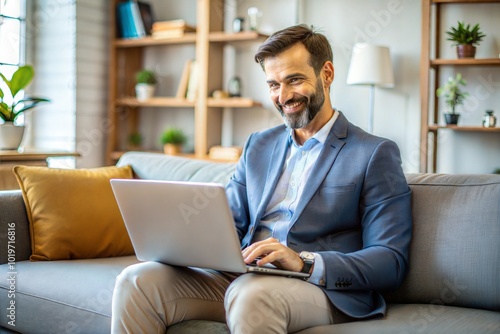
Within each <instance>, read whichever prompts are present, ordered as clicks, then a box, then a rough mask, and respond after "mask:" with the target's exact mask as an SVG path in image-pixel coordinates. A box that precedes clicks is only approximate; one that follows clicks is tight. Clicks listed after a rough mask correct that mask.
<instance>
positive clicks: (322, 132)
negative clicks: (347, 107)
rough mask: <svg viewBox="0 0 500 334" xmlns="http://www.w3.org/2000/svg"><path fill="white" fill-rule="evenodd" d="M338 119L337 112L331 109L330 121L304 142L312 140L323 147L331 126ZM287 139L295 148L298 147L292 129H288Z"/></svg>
mask: <svg viewBox="0 0 500 334" xmlns="http://www.w3.org/2000/svg"><path fill="white" fill-rule="evenodd" d="M338 117H339V112H338V111H337V110H336V109H335V108H334V109H333V115H332V117H331V118H330V120H329V121H328V122H326V124H325V125H323V127H322V128H321V129H319V131H318V132H316V133H315V134H314V136H312V137H311V138H309V139H308V140H306V142H307V141H309V140H311V139H313V138H314V139H316V140H317V141H318V142H319V143H320V144H321V145H323V144H324V143H325V141H326V138H327V137H328V134H329V133H330V130H331V129H332V127H333V124H334V123H335V121H336V120H337V118H338ZM289 138H290V142H292V143H293V144H294V145H296V146H299V145H298V144H297V142H296V141H295V135H294V132H293V129H290V137H289ZM304 145H305V143H304Z"/></svg>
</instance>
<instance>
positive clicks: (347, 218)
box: [112, 25, 411, 333]
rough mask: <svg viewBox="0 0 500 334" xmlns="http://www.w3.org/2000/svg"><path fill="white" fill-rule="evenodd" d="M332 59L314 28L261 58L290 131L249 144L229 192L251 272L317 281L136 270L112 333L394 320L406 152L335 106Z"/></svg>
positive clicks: (407, 234) (116, 309)
mask: <svg viewBox="0 0 500 334" xmlns="http://www.w3.org/2000/svg"><path fill="white" fill-rule="evenodd" d="M332 58H333V56H332V51H331V47H330V45H329V43H328V41H327V39H326V38H325V36H323V35H322V34H319V33H316V32H314V31H313V30H311V29H310V28H309V27H307V26H305V25H299V26H294V27H290V28H287V29H284V30H281V31H278V32H276V33H275V34H273V35H272V36H271V37H270V38H269V39H268V40H267V41H266V42H265V43H264V44H263V45H262V46H261V47H260V48H259V50H258V52H257V54H256V56H255V59H256V61H257V62H258V63H260V65H261V66H262V68H263V70H264V72H265V75H266V79H267V84H268V85H269V90H270V94H271V98H272V100H273V102H274V104H275V106H276V108H277V109H278V110H279V111H280V113H281V115H282V116H283V119H284V122H285V125H282V126H278V127H275V128H272V129H269V130H266V131H263V132H260V133H255V134H253V135H251V136H250V138H249V139H248V141H247V143H246V145H245V149H244V152H243V155H242V157H241V159H240V161H239V162H238V165H237V167H236V171H235V173H234V175H233V176H232V178H231V180H230V181H229V184H228V185H227V188H226V191H227V195H228V199H229V202H230V205H231V209H232V212H233V216H234V220H235V226H236V229H237V232H238V234H239V237H240V240H241V244H242V248H243V257H244V259H245V262H247V263H250V262H252V261H254V260H257V264H258V265H264V264H266V263H272V264H274V265H276V266H277V267H280V268H283V269H287V270H292V271H297V272H300V271H302V272H307V273H310V277H309V279H308V280H306V281H302V280H299V279H293V278H286V277H277V276H271V275H257V274H244V275H234V274H230V273H223V272H216V271H210V270H202V269H191V268H178V267H171V266H167V265H163V264H159V263H143V264H139V265H135V266H132V267H129V268H127V269H126V270H124V272H123V273H122V274H121V275H120V276H119V278H118V280H117V286H116V288H115V294H114V297H113V321H112V329H113V332H115V333H122V332H129V333H139V332H142V333H157V332H158V333H159V332H164V331H165V328H166V327H168V326H170V325H172V324H175V323H177V322H180V321H183V320H189V319H210V320H215V321H221V322H224V321H226V322H227V324H228V326H229V328H230V330H231V332H232V333H287V332H296V331H299V330H302V329H305V328H308V327H313V326H318V325H328V324H333V323H340V322H345V321H352V320H355V319H364V318H368V317H373V316H380V315H383V314H385V308H386V305H385V302H384V300H383V298H382V296H381V294H380V292H379V291H380V290H384V289H391V288H395V287H397V286H398V285H399V284H400V283H401V281H402V280H403V278H404V276H405V274H406V271H407V267H408V246H409V243H410V238H411V209H410V190H409V188H408V185H407V184H406V180H405V177H404V174H403V172H402V169H401V159H400V155H399V150H398V148H397V146H396V145H395V144H394V143H393V142H391V141H389V140H387V139H383V138H379V137H375V136H372V135H370V134H368V133H366V132H364V131H363V130H361V129H359V128H357V127H355V126H354V125H352V124H351V123H349V122H348V121H347V119H346V118H345V116H344V115H343V114H342V113H341V112H340V111H337V110H335V109H333V108H332V106H331V101H330V97H329V90H330V85H331V84H332V81H333V78H334V67H333V63H332ZM207 251H209V250H207Z"/></svg>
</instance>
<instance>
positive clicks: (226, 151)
mask: <svg viewBox="0 0 500 334" xmlns="http://www.w3.org/2000/svg"><path fill="white" fill-rule="evenodd" d="M242 151H243V148H242V147H240V146H212V147H211V148H210V150H209V151H208V155H209V157H210V159H213V160H238V159H239V158H240V155H241V152H242Z"/></svg>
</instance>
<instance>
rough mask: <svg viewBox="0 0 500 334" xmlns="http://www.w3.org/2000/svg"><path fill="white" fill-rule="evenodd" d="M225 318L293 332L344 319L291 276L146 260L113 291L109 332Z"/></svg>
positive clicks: (253, 327)
mask: <svg viewBox="0 0 500 334" xmlns="http://www.w3.org/2000/svg"><path fill="white" fill-rule="evenodd" d="M192 319H197V320H213V321H218V322H227V325H228V327H229V328H230V330H231V333H238V334H240V333H241V334H247V333H293V332H296V331H299V330H302V329H305V328H308V327H312V326H318V325H328V324H332V323H337V322H343V321H345V320H344V317H342V316H339V313H338V311H337V310H336V309H335V308H334V307H333V306H332V305H331V303H330V301H329V300H328V298H327V297H326V295H325V294H324V292H323V291H322V290H321V289H320V288H318V287H317V286H315V285H313V284H311V283H308V282H305V281H302V280H299V279H294V278H286V277H278V276H270V275H258V274H244V275H235V274H229V273H223V272H218V271H213V270H203V269H195V268H184V267H174V266H168V265H163V264H160V263H156V262H144V263H139V264H136V265H133V266H130V267H128V268H126V269H125V270H124V271H123V272H122V273H121V274H120V275H119V276H118V278H117V280H116V285H115V290H114V294H113V307H112V324H111V332H112V333H148V334H149V333H165V331H166V328H167V327H168V326H171V325H173V324H175V323H178V322H180V321H185V320H192Z"/></svg>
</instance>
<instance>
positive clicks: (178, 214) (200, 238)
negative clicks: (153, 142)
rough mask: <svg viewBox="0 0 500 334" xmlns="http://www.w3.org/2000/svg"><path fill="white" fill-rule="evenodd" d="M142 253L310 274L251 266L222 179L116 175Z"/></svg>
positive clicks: (239, 269)
mask: <svg viewBox="0 0 500 334" xmlns="http://www.w3.org/2000/svg"><path fill="white" fill-rule="evenodd" d="M111 187H112V189H113V193H114V195H115V198H116V201H117V203H118V207H119V208H120V212H121V214H122V217H123V220H124V222H125V226H126V227H127V231H128V233H129V236H130V239H131V241H132V245H133V247H134V250H135V253H136V256H137V258H138V259H139V260H141V261H156V262H162V263H166V264H170V265H176V266H186V267H199V268H208V269H215V270H220V271H228V272H235V273H245V272H257V273H265V274H274V275H281V276H288V277H300V278H307V277H309V274H305V273H298V272H294V271H287V270H281V269H278V268H276V267H274V266H261V267H259V266H254V265H247V264H245V262H244V261H243V256H242V254H241V246H240V241H239V239H238V235H237V233H236V229H235V227H234V222H233V216H232V214H231V210H230V208H229V204H228V201H227V198H226V193H225V191H224V187H223V186H222V185H220V184H216V183H198V182H172V181H152V180H136V179H132V180H130V179H129V180H125V179H112V180H111Z"/></svg>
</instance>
